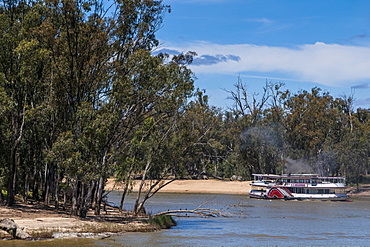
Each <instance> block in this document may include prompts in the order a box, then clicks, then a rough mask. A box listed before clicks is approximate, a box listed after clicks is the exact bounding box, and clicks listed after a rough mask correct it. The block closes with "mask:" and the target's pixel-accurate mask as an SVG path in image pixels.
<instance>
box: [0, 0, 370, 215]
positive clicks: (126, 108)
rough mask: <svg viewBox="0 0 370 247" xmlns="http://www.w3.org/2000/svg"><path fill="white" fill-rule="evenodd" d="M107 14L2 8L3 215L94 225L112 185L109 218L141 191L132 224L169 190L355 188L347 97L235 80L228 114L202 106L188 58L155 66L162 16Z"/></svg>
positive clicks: (139, 2) (356, 157)
mask: <svg viewBox="0 0 370 247" xmlns="http://www.w3.org/2000/svg"><path fill="white" fill-rule="evenodd" d="M109 4H110V5H109ZM109 4H108V3H105V1H99V0H89V1H85V0H79V1H76V0H46V1H39V0H29V1H23V0H12V1H8V0H6V1H2V2H1V4H0V116H1V118H0V188H1V190H0V203H1V204H5V205H7V206H8V207H12V206H14V205H16V200H15V199H16V198H18V200H20V201H22V202H24V203H27V202H29V201H30V200H33V201H37V202H42V203H43V204H44V205H46V206H53V208H55V209H56V210H61V211H63V210H68V211H69V213H70V214H71V215H73V216H78V217H81V218H86V217H87V215H88V213H89V212H93V214H94V215H96V216H99V215H101V209H102V206H103V202H104V198H105V197H106V191H105V190H104V186H105V183H106V181H107V178H108V177H110V176H114V177H115V178H116V179H117V181H120V182H122V183H123V184H125V188H124V192H123V193H122V199H121V206H120V210H121V209H122V205H123V203H124V199H125V196H126V195H127V193H128V192H129V191H130V190H131V187H132V183H133V179H139V181H141V186H140V189H139V193H138V196H137V199H136V202H135V206H134V208H133V214H134V215H139V214H140V213H142V212H144V205H145V202H146V201H147V200H148V199H149V198H150V197H152V196H153V195H155V193H156V192H157V191H159V190H160V189H161V188H163V186H166V184H167V183H169V182H171V181H173V180H174V179H178V178H202V177H204V176H206V177H209V176H213V177H217V178H223V179H229V178H231V177H236V178H238V179H242V180H247V179H249V178H250V176H251V174H252V173H282V172H288V173H294V172H314V173H318V174H320V175H335V176H338V175H341V176H346V177H347V178H348V180H347V182H349V183H351V184H355V185H359V183H361V182H366V175H367V174H368V171H369V164H370V163H369V157H370V155H369V154H370V145H369V140H370V110H369V109H362V108H359V109H354V107H353V101H354V99H353V96H352V95H350V96H343V97H339V98H334V97H333V96H331V95H330V93H329V92H322V90H321V89H320V88H313V89H312V90H311V91H300V92H291V91H289V90H284V85H283V84H282V83H280V82H276V83H275V82H266V84H265V86H264V87H263V89H262V92H261V93H260V94H256V93H253V92H252V93H251V92H249V91H248V90H247V86H246V85H245V84H244V83H243V82H242V81H241V80H240V78H239V79H238V80H237V82H236V83H235V87H234V90H233V91H228V92H229V94H230V98H231V100H232V102H233V105H232V107H230V108H228V109H220V108H217V107H213V106H210V105H209V104H208V96H207V95H206V92H205V91H204V90H202V89H195V88H194V80H195V76H194V75H193V73H192V72H191V70H190V69H189V68H188V65H189V64H190V63H191V62H192V61H193V59H194V58H196V53H195V52H191V51H190V52H187V53H184V54H182V53H180V54H177V55H169V54H165V53H161V52H156V51H158V48H159V41H158V40H157V39H156V36H155V34H156V32H157V30H158V29H159V28H161V27H162V25H163V20H164V17H165V14H169V13H170V12H171V11H170V10H171V8H170V6H167V5H164V4H163V3H162V1H151V0H144V1H143V0H115V1H111V2H109ZM148 181H149V182H148Z"/></svg>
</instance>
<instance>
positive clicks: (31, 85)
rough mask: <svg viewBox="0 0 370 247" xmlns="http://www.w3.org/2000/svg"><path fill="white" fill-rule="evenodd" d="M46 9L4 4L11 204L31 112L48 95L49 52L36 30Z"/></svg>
mask: <svg viewBox="0 0 370 247" xmlns="http://www.w3.org/2000/svg"><path fill="white" fill-rule="evenodd" d="M43 11H44V9H43V7H42V6H41V5H40V4H39V3H37V2H35V3H34V4H29V3H28V2H25V1H4V2H3V4H2V5H1V6H0V22H1V24H0V29H1V30H0V33H1V35H0V47H1V48H0V87H1V89H2V92H3V95H2V96H3V97H4V98H3V100H5V101H6V102H7V103H6V106H7V107H5V108H6V109H4V110H3V112H2V117H3V122H2V124H4V125H5V126H7V127H6V129H7V131H5V133H4V134H5V136H4V137H5V138H6V139H5V140H6V142H7V144H8V147H9V148H7V149H6V150H4V151H5V152H4V157H5V163H6V165H5V169H4V170H3V172H4V173H7V175H6V177H7V178H6V179H7V180H8V188H7V191H8V200H7V204H8V205H12V204H13V203H14V194H15V192H16V190H17V184H18V177H19V169H20V168H22V167H20V165H22V164H25V160H24V159H23V157H22V156H23V155H20V147H21V146H22V142H23V141H24V137H25V132H26V131H29V130H30V129H31V128H32V122H29V121H28V116H29V115H32V114H33V113H32V111H34V110H35V109H36V108H37V107H38V106H39V105H40V104H41V102H42V101H43V100H44V98H45V76H44V72H45V70H46V69H47V66H45V63H46V62H47V60H48V55H49V54H48V52H47V50H46V49H45V48H44V46H43V43H42V42H40V40H38V39H37V35H36V31H35V30H36V29H37V27H38V26H39V25H41V23H42V15H43ZM4 125H3V126H4ZM3 185H4V184H3Z"/></svg>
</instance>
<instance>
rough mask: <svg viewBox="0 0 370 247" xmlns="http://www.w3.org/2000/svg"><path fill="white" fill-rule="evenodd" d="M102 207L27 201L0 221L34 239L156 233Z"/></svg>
mask: <svg viewBox="0 0 370 247" xmlns="http://www.w3.org/2000/svg"><path fill="white" fill-rule="evenodd" d="M139 183H140V181H136V183H135V184H134V186H133V188H132V191H134V192H135V191H137V190H138V187H139ZM105 189H106V190H117V191H122V184H119V183H118V184H117V183H116V182H115V180H114V179H113V178H110V179H108V182H107V185H106V187H105ZM249 190H250V181H221V180H214V179H209V180H175V181H173V182H172V183H170V184H168V185H166V186H165V187H164V188H162V189H161V190H160V191H159V193H161V192H166V193H194V194H199V193H210V194H212V193H218V194H239V195H245V196H246V197H247V196H248V192H249ZM348 190H351V191H355V190H356V187H348ZM356 197H370V185H368V184H367V185H361V186H360V190H359V192H357V193H353V194H352V195H351V198H356ZM106 208H107V210H106V211H103V210H102V212H101V215H100V216H95V215H93V211H92V210H89V212H88V215H87V217H86V218H85V219H81V218H79V217H74V216H71V215H69V211H68V210H66V211H63V210H61V209H59V210H55V209H54V207H53V206H45V205H44V204H43V203H42V202H34V201H29V202H28V203H27V204H25V203H21V202H18V203H17V204H16V205H15V206H14V207H6V206H0V218H10V219H13V220H14V222H15V223H16V224H17V225H18V226H19V227H21V228H22V227H23V228H24V231H25V232H27V233H28V234H30V235H31V236H32V237H35V236H36V237H35V238H36V239H58V238H59V239H61V238H62V239H65V238H76V237H78V238H96V239H99V238H100V239H101V238H107V237H110V236H113V235H117V234H124V233H125V232H132V231H142V232H145V231H146V232H147V231H155V230H159V229H158V228H156V229H154V226H153V225H150V224H149V223H147V221H148V219H149V216H141V217H140V216H134V215H133V214H132V213H131V212H124V213H123V214H121V213H119V211H118V209H117V208H114V207H110V206H107V207H106ZM0 232H2V233H3V234H0V238H3V239H10V238H11V236H10V235H9V234H7V233H6V232H5V231H0ZM58 233H60V234H58ZM33 234H34V235H33ZM43 234H44V235H43ZM53 234H54V235H53ZM37 236H45V237H37Z"/></svg>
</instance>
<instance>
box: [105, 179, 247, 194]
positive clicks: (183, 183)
mask: <svg viewBox="0 0 370 247" xmlns="http://www.w3.org/2000/svg"><path fill="white" fill-rule="evenodd" d="M139 183H140V181H136V182H135V184H134V187H133V189H132V190H133V191H138V188H139ZM122 187H123V186H122V184H117V183H115V181H114V179H108V183H107V185H106V186H105V189H106V190H122ZM249 190H250V181H242V182H241V181H221V180H213V179H208V180H175V181H173V182H171V183H170V184H168V185H166V186H165V187H163V188H162V189H161V190H160V192H176V193H220V194H245V195H247V194H248V192H249Z"/></svg>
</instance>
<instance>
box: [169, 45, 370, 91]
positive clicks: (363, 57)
mask: <svg viewBox="0 0 370 247" xmlns="http://www.w3.org/2000/svg"><path fill="white" fill-rule="evenodd" d="M167 48H169V49H176V50H179V51H182V52H186V51H195V52H197V53H198V55H199V56H203V57H207V56H220V55H224V56H237V57H239V58H240V59H239V60H236V59H235V60H233V59H225V60H220V62H218V63H209V64H206V63H204V64H203V65H198V66H195V65H193V66H190V68H191V69H192V70H193V71H194V72H195V73H196V74H198V73H212V74H231V73H232V74H235V73H248V74H253V72H258V73H259V74H260V73H263V72H266V73H273V72H279V74H280V75H281V74H283V75H285V76H286V77H287V78H289V79H290V80H297V81H309V82H316V83H319V84H321V85H326V86H340V85H341V86H343V85H346V84H347V83H348V84H349V85H351V84H353V82H358V81H363V80H366V79H370V47H364V46H345V45H338V44H325V43H321V42H317V43H315V44H306V45H300V46H297V47H293V48H287V47H271V46H257V45H251V44H238V45H219V44H212V43H206V42H198V43H193V44H188V45H186V46H173V47H167Z"/></svg>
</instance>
